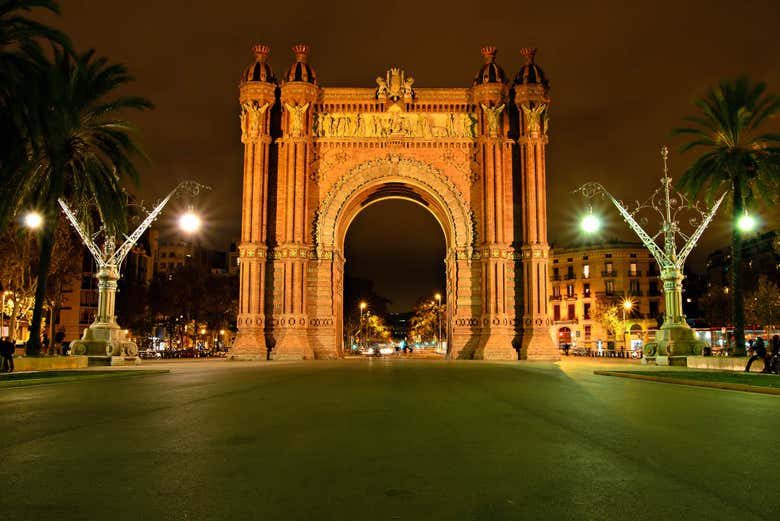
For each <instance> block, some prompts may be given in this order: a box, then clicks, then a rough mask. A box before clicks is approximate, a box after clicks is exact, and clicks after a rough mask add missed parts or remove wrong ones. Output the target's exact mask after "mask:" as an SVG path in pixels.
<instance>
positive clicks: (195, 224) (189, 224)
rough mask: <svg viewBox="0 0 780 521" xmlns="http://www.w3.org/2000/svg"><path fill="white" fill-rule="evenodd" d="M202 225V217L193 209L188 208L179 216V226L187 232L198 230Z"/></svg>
mask: <svg viewBox="0 0 780 521" xmlns="http://www.w3.org/2000/svg"><path fill="white" fill-rule="evenodd" d="M200 225H201V221H200V217H198V215H197V214H196V213H195V212H193V211H192V209H189V210H187V213H185V214H184V215H182V216H181V217H179V228H181V229H182V230H184V231H185V232H187V233H195V232H197V231H198V230H199V229H200Z"/></svg>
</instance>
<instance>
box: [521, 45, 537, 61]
mask: <svg viewBox="0 0 780 521" xmlns="http://www.w3.org/2000/svg"><path fill="white" fill-rule="evenodd" d="M520 54H522V55H523V57H524V58H525V63H533V62H534V56H536V48H535V47H523V48H522V49H520Z"/></svg>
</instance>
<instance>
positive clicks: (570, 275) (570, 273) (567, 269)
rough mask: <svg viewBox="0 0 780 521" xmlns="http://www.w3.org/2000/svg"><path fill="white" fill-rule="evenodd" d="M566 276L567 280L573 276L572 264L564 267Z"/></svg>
mask: <svg viewBox="0 0 780 521" xmlns="http://www.w3.org/2000/svg"><path fill="white" fill-rule="evenodd" d="M566 278H567V279H568V280H571V279H573V278H574V266H569V267H567V268H566Z"/></svg>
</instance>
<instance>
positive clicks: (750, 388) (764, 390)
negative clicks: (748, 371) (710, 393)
mask: <svg viewBox="0 0 780 521" xmlns="http://www.w3.org/2000/svg"><path fill="white" fill-rule="evenodd" d="M593 374H597V375H600V376H617V377H620V378H631V379H633V380H646V381H649V382H661V383H666V384H679V385H691V386H693V387H709V388H711V389H724V390H727V391H744V392H746V393H759V394H773V395H776V396H780V389H777V388H774V387H757V386H755V385H745V384H730V383H725V382H701V381H698V380H680V379H677V378H667V377H665V376H650V375H644V374H633V373H624V372H620V371H593Z"/></svg>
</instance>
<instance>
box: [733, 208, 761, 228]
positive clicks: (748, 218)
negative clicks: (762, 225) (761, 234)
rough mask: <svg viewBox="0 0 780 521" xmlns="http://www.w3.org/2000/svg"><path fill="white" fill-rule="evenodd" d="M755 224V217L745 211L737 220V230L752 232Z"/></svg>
mask: <svg viewBox="0 0 780 521" xmlns="http://www.w3.org/2000/svg"><path fill="white" fill-rule="evenodd" d="M757 225H758V223H757V222H756V218H755V217H753V216H752V215H750V214H749V213H747V212H745V213H744V214H743V215H742V217H740V218H739V219H738V220H737V228H739V231H741V232H752V231H753V230H754V229H755V228H756V226H757Z"/></svg>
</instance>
